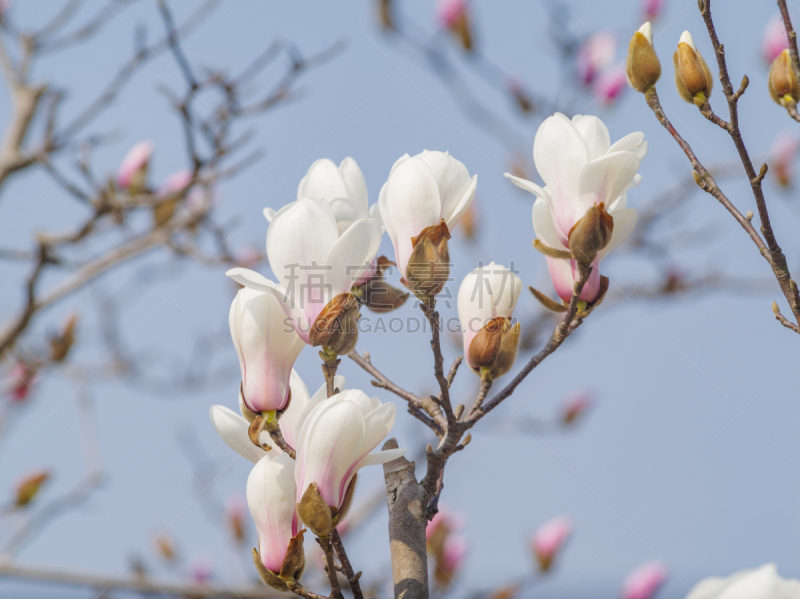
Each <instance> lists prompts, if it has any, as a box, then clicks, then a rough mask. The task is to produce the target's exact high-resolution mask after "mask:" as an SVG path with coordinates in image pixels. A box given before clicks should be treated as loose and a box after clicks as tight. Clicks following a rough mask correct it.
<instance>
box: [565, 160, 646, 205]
mask: <svg viewBox="0 0 800 599" xmlns="http://www.w3.org/2000/svg"><path fill="white" fill-rule="evenodd" d="M640 162H641V161H640V160H639V157H638V156H636V154H632V153H631V152H615V153H609V154H606V155H605V156H603V157H601V158H598V159H596V160H592V161H591V162H589V163H587V164H586V166H584V167H583V169H582V170H581V173H580V203H579V205H578V207H577V211H576V214H575V216H576V220H577V219H578V218H580V217H581V216H583V214H584V213H585V212H586V211H587V210H588V209H589V208H591V207H592V206H593V205H595V204H599V203H600V202H605V204H606V205H608V204H610V203H611V200H615V199H616V198H617V197H618V196H619V195H620V194H621V193H622V192H623V191H624V190H625V188H626V187H627V186H628V185H629V184H630V182H631V181H632V180H633V178H634V177H635V175H636V171H637V170H638V169H639V163H640Z"/></svg>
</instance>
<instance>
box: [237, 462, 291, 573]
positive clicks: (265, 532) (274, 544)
mask: <svg viewBox="0 0 800 599" xmlns="http://www.w3.org/2000/svg"><path fill="white" fill-rule="evenodd" d="M293 470H294V461H293V460H292V459H291V458H290V457H289V456H288V455H286V454H283V453H282V454H280V455H279V456H278V457H276V458H271V457H270V456H265V457H264V458H262V459H261V460H260V461H259V462H258V463H257V464H256V465H255V466H254V467H253V470H252V471H251V472H250V476H249V477H248V479H247V505H248V506H249V508H250V514H251V515H252V516H253V520H254V521H255V524H256V531H257V532H258V551H259V554H260V556H261V561H262V563H263V564H264V567H265V568H267V569H268V570H271V571H272V572H279V571H280V569H281V565H283V560H284V559H285V557H286V550H287V548H288V547H289V541H290V540H291V538H292V537H293V536H294V535H295V534H297V531H298V525H297V514H296V512H295V495H296V492H295V491H296V490H295V482H294V474H293Z"/></svg>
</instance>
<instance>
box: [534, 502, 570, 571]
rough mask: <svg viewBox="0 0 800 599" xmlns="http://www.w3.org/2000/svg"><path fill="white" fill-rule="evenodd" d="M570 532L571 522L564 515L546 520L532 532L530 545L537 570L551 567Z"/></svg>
mask: <svg viewBox="0 0 800 599" xmlns="http://www.w3.org/2000/svg"><path fill="white" fill-rule="evenodd" d="M570 534H572V523H571V522H570V521H569V519H568V518H566V517H564V516H560V517H558V518H553V519H552V520H548V521H547V522H545V523H544V524H542V526H541V527H540V528H539V530H537V531H536V533H534V535H533V542H532V545H533V552H534V554H535V555H536V561H537V562H539V570H541V571H542V572H547V571H548V570H549V569H550V568H551V566H552V565H553V560H555V558H556V556H557V555H558V553H559V551H561V548H562V547H563V546H564V543H566V542H567V539H569V536H570Z"/></svg>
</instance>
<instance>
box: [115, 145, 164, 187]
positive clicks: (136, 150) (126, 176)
mask: <svg viewBox="0 0 800 599" xmlns="http://www.w3.org/2000/svg"><path fill="white" fill-rule="evenodd" d="M154 149H155V148H154V146H153V144H152V143H151V142H149V141H141V142H139V143H138V144H136V145H135V146H133V147H132V148H131V149H130V150H129V151H128V153H127V154H126V156H125V158H123V159H122V162H121V163H120V165H119V170H118V172H117V187H119V188H120V189H128V188H131V189H134V188H142V187H144V184H145V179H146V177H147V165H148V164H149V163H150V157H151V156H152V155H153V150H154Z"/></svg>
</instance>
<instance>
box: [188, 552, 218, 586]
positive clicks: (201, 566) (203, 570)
mask: <svg viewBox="0 0 800 599" xmlns="http://www.w3.org/2000/svg"><path fill="white" fill-rule="evenodd" d="M189 573H190V576H191V579H192V582H193V583H194V584H206V583H207V582H208V581H209V580H211V576H212V575H213V572H212V571H211V568H210V567H209V566H208V564H206V562H204V561H203V560H201V559H199V558H195V559H194V560H193V561H192V565H191V567H190V568H189Z"/></svg>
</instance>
